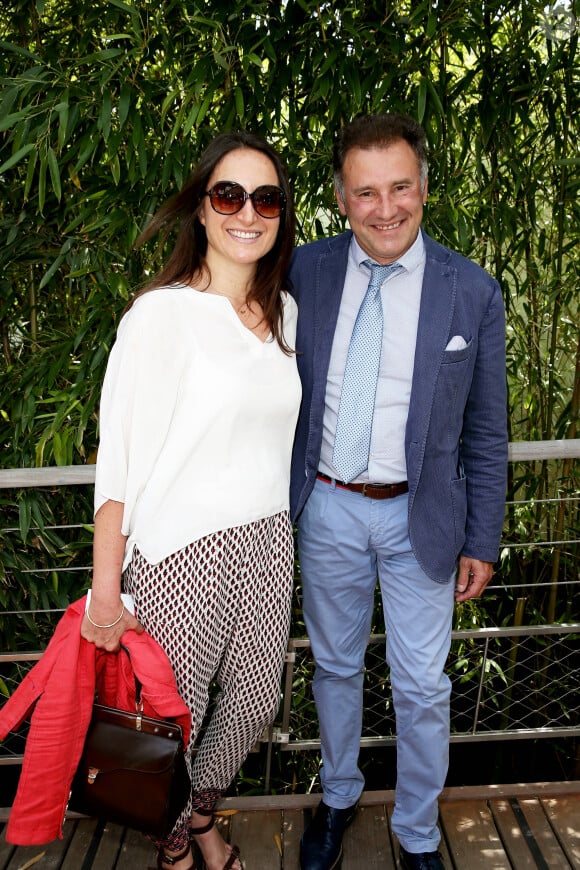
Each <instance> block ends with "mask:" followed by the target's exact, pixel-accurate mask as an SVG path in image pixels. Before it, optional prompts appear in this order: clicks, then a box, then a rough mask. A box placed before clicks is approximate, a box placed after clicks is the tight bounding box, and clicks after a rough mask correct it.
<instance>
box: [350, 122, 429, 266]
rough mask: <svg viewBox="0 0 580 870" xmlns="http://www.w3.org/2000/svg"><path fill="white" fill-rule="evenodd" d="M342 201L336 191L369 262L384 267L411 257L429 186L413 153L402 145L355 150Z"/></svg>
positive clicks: (406, 145) (398, 143)
mask: <svg viewBox="0 0 580 870" xmlns="http://www.w3.org/2000/svg"><path fill="white" fill-rule="evenodd" d="M342 182H343V191H344V198H343V196H342V195H341V193H340V192H339V191H338V190H337V191H336V199H337V202H338V207H339V209H340V212H341V214H344V215H346V217H347V218H348V222H349V224H350V226H351V229H352V231H353V233H354V234H355V236H356V240H357V242H358V243H359V245H360V246H361V248H362V249H363V251H365V253H367V254H368V255H369V256H370V257H372V258H373V259H374V260H376V261H377V263H381V264H382V265H386V264H387V263H392V262H394V261H395V260H397V259H398V258H399V257H401V256H402V255H403V254H404V253H405V251H408V250H409V248H410V247H411V245H412V244H413V242H414V241H415V239H416V238H417V233H418V232H419V227H420V226H421V221H422V219H423V205H424V203H425V201H426V198H427V181H425V186H424V189H423V190H421V176H420V172H419V164H418V161H417V157H416V155H415V152H414V151H413V149H412V148H411V146H410V145H408V144H407V142H405V141H404V140H403V139H401V140H399V141H397V142H394V143H393V144H392V145H389V146H387V147H385V148H383V147H380V146H379V147H373V148H351V150H350V151H348V152H347V155H346V158H345V161H344V165H343V167H342Z"/></svg>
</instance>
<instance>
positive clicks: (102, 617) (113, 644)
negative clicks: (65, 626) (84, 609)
mask: <svg viewBox="0 0 580 870" xmlns="http://www.w3.org/2000/svg"><path fill="white" fill-rule="evenodd" d="M115 608H116V612H115V609H114V608H112V607H110V606H107V607H104V606H100V607H97V606H96V605H95V604H94V603H93V602H91V609H90V614H91V618H90V619H89V618H88V616H87V614H86V613H85V615H84V618H83V621H82V624H81V637H83V638H84V639H85V640H88V641H89V643H94V645H95V646H96V647H97V649H104V650H106V651H107V652H118V651H119V649H120V647H121V638H122V637H123V635H124V634H125V632H126V631H134V632H136V633H137V634H142V633H143V631H144V630H145V629H144V628H143V626H142V625H141V623H140V622H139V620H138V619H137V618H136V617H135V616H133V614H131V613H129V611H128V610H127V609H126V607H125V606H124V605H123V603H122V601H121V600H120V599H118V601H117V603H116V605H115ZM119 615H120V616H121V618H120V619H119ZM95 623H96V624H95Z"/></svg>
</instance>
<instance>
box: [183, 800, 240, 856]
mask: <svg viewBox="0 0 580 870" xmlns="http://www.w3.org/2000/svg"><path fill="white" fill-rule="evenodd" d="M196 813H197V814H198V815H200V816H209V821H208V823H207V825H202V826H201V827H199V828H190V829H189V835H190V839H193V838H194V837H197V836H198V835H199V834H207V832H208V831H211V829H212V828H213V826H214V825H215V816H214V814H213V810H203V809H197V810H196ZM239 857H240V848H239V846H232V851H231V852H230V856H229V858H228V860H227V861H226V863H225V864H224V866H223V868H222V870H232V867H233V866H234V864H235V863H236V861H237V860H238V859H239ZM240 863H241V862H240Z"/></svg>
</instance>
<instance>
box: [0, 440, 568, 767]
mask: <svg viewBox="0 0 580 870" xmlns="http://www.w3.org/2000/svg"><path fill="white" fill-rule="evenodd" d="M509 458H510V461H511V462H514V463H515V462H529V461H540V460H541V461H544V460H557V459H564V460H566V461H572V460H574V459H577V458H580V439H575V440H567V441H550V442H532V443H527V442H515V443H511V444H510V449H509ZM94 472H95V469H94V466H90V465H88V466H78V467H76V466H71V467H61V468H33V469H8V470H0V489H8V488H11V489H17V490H20V489H27V488H34V487H50V488H59V487H63V486H71V485H72V486H84V485H90V484H92V483H93V482H94ZM556 490H557V492H556V495H555V497H553V498H552V497H546V498H545V499H542V501H543V502H544V504H543V505H541V504H539V503H538V502H533V506H534V507H540V508H542V509H545V510H550V508H552V507H556V509H557V510H560V509H561V508H562V507H564V508H566V509H568V510H571V511H572V512H573V513H574V515H575V516H577V514H578V503H579V502H580V492H578V489H577V488H576V489H574V488H573V487H572V488H570V487H568V491H567V492H566V493H565V494H563V493H562V487H561V486H560V485H557V486H556ZM529 502H530V500H528V503H529ZM522 504H524V502H516V501H514V502H510V503H509V504H508V512H509V510H512V511H517V510H520V509H521V505H522ZM89 524H90V523H80V524H77V525H67V526H62V527H61V526H59V527H58V528H59V529H63V528H66V529H68V530H74V529H77V528H84V529H85V530H86V529H87V526H88V525H89ZM561 528H562V527H561V526H559V525H558V524H557V523H546V522H544V521H542V522H541V523H540V524H538V527H537V531H538V532H539V533H540V536H539V538H538V539H533V540H528V539H527V530H526V526H525V525H522V529H524V530H526V540H523V541H514V540H506V541H505V542H504V543H503V544H502V547H503V549H504V551H507V550H509V549H510V548H514V547H525V548H528V549H530V550H531V549H534V548H538V547H548V548H550V551H551V552H552V553H556V552H558V553H559V552H560V551H561V550H562V548H566V549H570V548H573V547H577V545H578V543H580V539H578V533H579V530H578V528H576V529H575V535H574V534H570V526H568V527H567V534H566V536H565V537H564V538H562V539H559V538H558V535H559V534H560V532H561ZM1 531H2V533H4V534H10V533H17V532H18V529H16V528H4V529H2V530H1ZM572 531H574V527H573V525H572ZM554 533H555V534H556V537H554ZM73 534H74V532H73ZM1 559H2V556H1V554H0V560H1ZM574 564H577V563H574ZM90 567H91V566H90V565H75V566H72V567H71V566H70V565H69V566H67V567H66V568H59V567H58V566H56V567H55V566H50V567H46V566H42V567H40V568H39V569H38V570H36V569H32V570H31V569H23V572H22V573H23V574H25V573H27V572H29V573H34V574H37V573H38V574H46V573H51V572H54V571H58V570H68V571H71V570H73V571H81V572H86V573H87V575H88V573H89V572H90ZM555 584H560V585H561V586H562V587H564V588H565V590H570V589H573V588H574V587H577V586H578V585H580V579H579V577H578V576H577V573H576V575H575V576H573V577H570V576H567V577H566V578H565V579H564V580H563V581H561V580H558V579H554V577H550V578H548V579H546V580H544V581H540V583H539V584H538V583H536V584H535V587H536V586H538V585H545V586H548V587H551V588H554V585H555ZM489 590H496V592H498V593H499V592H505V591H506V586H505V585H504V584H502V583H500V584H499V585H495V586H490V587H488V591H489ZM511 591H512V593H513V595H514V597H517V595H518V594H519V592H518V590H515V591H514V589H512V590H511ZM79 594H81V593H80V592H79ZM522 594H523V593H522ZM61 612H62V611H59V610H56V609H46V610H41V609H39V608H36V609H34V610H31V611H12V612H8V613H5V615H6V616H11V617H14V618H26V617H28V616H32V615H34V616H35V617H38V616H39V615H42V614H45V615H46V617H47V619H53V618H54V617H55V615H56V616H58V615H59V614H60V613H61ZM574 615H577V614H576V613H574ZM384 645H385V635H384V634H374V635H373V636H372V637H371V639H370V643H369V646H368V650H367V660H366V675H365V687H364V692H365V698H364V711H365V712H364V722H363V735H362V741H361V746H367V747H368V746H385V745H390V744H392V743H394V742H395V719H394V711H393V706H392V699H391V691H390V680H389V670H388V667H387V665H386V664H385V656H384ZM41 654H42V653H41V652H39V651H25V652H9V651H6V652H3V653H2V654H0V700H1V698H2V695H3V694H4V695H6V694H7V693H10V692H11V691H12V690H13V688H14V687H15V686H16V685H17V683H18V682H19V681H20V679H22V676H23V675H24V673H25V672H26V670H27V669H28V668H29V667H31V664H32V663H33V662H34V661H36V660H37V659H38V658H40V656H41ZM579 668H580V623H577V622H576V621H573V622H570V623H569V624H565V625H562V624H554V625H551V624H550V625H533V626H532V625H527V626H526V625H516V626H515V627H510V628H474V629H470V630H460V631H454V632H453V635H452V647H451V654H450V657H449V662H448V673H449V676H450V678H451V681H452V696H451V731H452V734H451V740H452V742H467V741H489V740H499V739H502V740H505V739H525V738H530V737H534V738H537V737H554V736H573V735H578V734H580V681H579V680H578V677H577V674H578V672H579ZM313 672H314V667H313V661H312V656H311V653H310V643H309V641H308V638H306V637H293V638H291V640H290V643H289V648H288V653H287V662H286V671H285V675H284V680H283V686H282V701H281V708H280V716H279V719H278V721H277V723H276V725H275V726H274V727H273V728H271V729H269V731H268V732H267V733H266V734H264V735H263V740H264V741H265V742H267V743H268V744H269V746H268V753H269V758H270V756H271V752H272V747H273V746H274V745H278V746H279V747H280V748H281V749H282V750H292V751H298V750H317V749H318V747H319V746H320V738H319V733H318V720H317V716H316V710H315V706H314V702H313V698H312V686H311V684H312V679H313ZM25 733H26V729H24V730H23V731H21V732H19V733H18V734H15V735H12V736H11V737H10V738H9V739H8V740H7V741H5V742H4V744H2V745H1V746H0V765H3V764H18V763H21V761H22V752H23V747H24V739H25ZM268 770H269V761H268ZM268 776H269V774H268Z"/></svg>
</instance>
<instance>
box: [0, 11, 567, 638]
mask: <svg viewBox="0 0 580 870" xmlns="http://www.w3.org/2000/svg"><path fill="white" fill-rule="evenodd" d="M560 7H561V8H560ZM560 7H558V8H557V9H556V10H554V9H553V8H552V9H547V8H546V7H545V4H544V3H543V2H539V0H525V2H524V0H521V2H517V3H511V4H506V3H505V2H500V0H485V2H483V3H481V4H465V3H463V2H459V0H442V2H439V3H433V2H432V0H413V2H411V0H404V2H399V3H392V2H390V0H381V2H379V0H366V2H358V0H350V2H349V0H344V2H342V3H328V2H323V3H320V2H313V0H230V2H229V3H227V4H222V3H216V2H209V0H166V2H165V3H159V2H153V0H125V2H123V0H92V2H91V3H87V2H81V0H58V2H57V0H35V2H33V0H5V2H4V4H3V5H2V8H1V9H0V42H1V44H2V51H1V53H0V179H1V181H2V190H3V194H4V195H3V196H2V199H1V201H0V232H1V234H2V245H0V332H1V336H2V355H3V365H2V367H1V368H0V444H1V448H2V457H3V458H2V464H3V466H4V467H21V466H34V465H45V464H46V465H53V464H62V465H66V464H76V463H84V462H90V461H94V455H95V450H96V445H97V437H98V433H97V403H98V396H99V390H100V384H101V381H102V377H103V374H104V366H105V364H106V359H107V355H108V352H109V349H110V347H111V344H112V341H113V339H114V333H115V327H116V324H117V322H118V319H119V316H120V313H121V311H122V310H123V308H124V306H125V304H126V301H127V299H128V298H129V296H130V295H131V293H132V292H133V290H134V289H135V288H136V287H137V286H138V285H139V284H140V283H141V282H142V281H143V280H144V278H145V277H146V276H147V275H148V274H150V272H151V271H152V270H154V269H155V268H156V266H157V264H158V263H159V257H160V254H161V252H160V251H159V250H158V249H156V248H155V247H154V246H150V247H148V248H146V249H143V250H141V251H139V252H135V251H134V249H133V244H134V241H135V238H136V237H137V235H138V233H139V230H140V229H141V228H142V227H143V225H144V223H145V222H146V220H147V216H148V215H150V214H151V213H152V212H153V211H154V209H155V208H156V206H157V205H158V204H159V203H160V202H161V201H162V200H163V199H165V198H166V197H167V196H168V195H170V194H171V193H173V192H175V191H176V190H177V189H178V188H179V187H180V186H181V185H182V183H183V182H184V180H185V179H186V177H187V176H188V174H189V171H190V167H191V166H192V164H193V163H194V162H195V160H196V158H197V156H198V155H199V153H200V151H201V150H202V149H203V148H204V147H205V145H206V144H207V142H208V141H209V139H210V138H211V137H212V136H213V135H214V134H215V132H217V131H221V130H226V129H233V128H239V127H246V128H251V129H253V130H257V131H259V132H262V133H264V134H265V135H266V136H267V137H268V138H269V139H270V140H271V141H272V142H273V143H274V144H276V145H277V146H278V147H279V149H280V150H281V152H282V153H283V155H284V157H285V159H286V161H287V164H288V166H289V170H290V173H291V177H292V179H293V183H294V190H295V196H296V200H297V207H298V215H299V236H300V238H301V239H302V240H307V239H311V238H314V237H317V236H320V235H322V234H324V233H327V232H336V231H339V230H340V229H342V227H343V226H344V223H343V219H342V218H341V217H340V215H339V214H338V213H337V210H336V209H335V208H334V203H333V191H332V185H331V172H330V155H331V150H332V142H333V137H334V133H335V131H336V129H337V128H338V127H339V125H340V124H341V123H343V122H344V121H347V120H349V119H350V118H352V117H353V116H354V115H356V114H357V113H359V112H369V111H370V112H372V111H398V110H402V111H407V112H409V113H410V114H413V115H414V116H416V117H417V118H418V119H419V120H420V121H421V122H422V123H423V125H424V126H425V128H426V131H427V135H428V139H429V144H430V151H431V173H430V198H429V205H428V208H427V216H426V223H427V229H428V230H429V231H430V232H431V233H432V234H433V235H434V236H435V237H436V238H438V239H440V240H441V241H442V242H444V243H447V244H449V245H451V246H453V247H456V248H458V249H459V250H461V251H462V252H463V253H465V254H466V255H467V256H469V257H472V258H474V259H475V260H477V261H479V262H480V263H481V264H482V265H484V266H485V267H486V268H487V269H488V270H489V271H490V272H491V273H492V274H494V275H495V276H496V277H497V278H498V280H499V281H500V282H501V284H502V287H503V289H504V295H505V300H506V307H507V311H508V367H509V387H510V409H509V410H510V425H511V438H512V440H535V439H551V438H567V437H575V436H576V434H577V426H578V413H579V412H578V407H579V387H578V383H579V381H580V331H579V323H580V317H579V312H578V290H577V288H578V281H579V269H580V267H579V259H578V256H577V253H576V252H577V250H578V243H579V228H580V206H579V204H578V203H579V197H578V186H579V178H580V174H579V173H578V163H579V158H578V151H577V143H578V141H579V138H580V137H579V129H578V128H579V120H578V118H579V117H580V111H579V110H580V106H579V105H578V104H579V101H580V96H579V88H578V81H579V78H580V76H579V72H580V69H579V67H580V64H579V58H578V36H579V30H580V28H579V27H578V21H580V9H579V8H578V7H579V3H578V0H573V2H571V3H570V4H567V5H566V7H563V6H562V4H560ZM562 8H565V14H563V13H562ZM558 10H559V12H558ZM557 13H558V14H557ZM562 22H563V23H562ZM575 475H576V476H575ZM555 489H557V491H558V492H562V493H569V494H573V493H574V492H577V491H578V477H577V471H574V469H573V468H572V467H571V466H570V465H565V464H563V465H560V466H559V467H557V468H555V470H548V468H547V467H546V466H545V464H542V463H537V467H532V468H531V469H530V467H529V466H526V467H521V468H519V467H514V469H513V475H512V480H511V481H510V497H512V498H513V499H514V501H516V502H520V501H521V502H524V501H526V500H527V499H529V498H530V496H533V497H534V498H535V499H536V500H539V499H542V498H545V497H548V496H552V495H554V491H555ZM76 499H78V496H74V498H73V497H72V496H71V497H70V504H69V505H68V508H70V510H67V511H66V513H68V515H69V518H74V517H75V512H76V511H77V510H78V507H79V506H78V503H77V501H76ZM29 500H30V503H31V504H35V505H36V508H35V511H34V517H33V516H32V513H31V517H30V524H29V522H28V515H27V513H26V511H27V510H28V508H27V507H21V508H20V512H23V513H21V515H20V516H19V518H18V520H15V522H16V525H17V526H19V527H20V528H21V529H23V530H25V529H26V527H27V525H33V524H36V525H38V524H39V519H41V520H43V521H44V522H45V525H49V524H50V523H49V521H48V519H47V518H48V515H49V514H50V510H51V508H50V507H49V505H48V500H47V499H45V497H44V495H43V494H39V495H34V496H32V495H30V496H29ZM27 503H28V502H26V504H27ZM21 504H22V501H21ZM85 508H87V506H86V505H83V513H82V521H84V522H88V521H89V520H90V510H88V508H87V509H86V510H85ZM14 510H16V511H19V503H18V499H15V500H14V501H13V502H11V503H10V504H7V505H4V506H3V513H4V515H5V517H6V518H7V519H6V523H7V524H10V523H11V522H12V512H13V511H14ZM31 511H32V508H31ZM33 520H34V522H33ZM542 523H543V526H542V535H543V533H544V532H545V534H546V536H547V537H546V540H549V539H556V540H565V539H566V538H567V537H571V536H575V535H574V529H577V528H578V525H579V515H578V508H577V507H576V508H574V507H569V508H568V509H567V511H564V512H563V513H561V514H550V515H548V517H547V518H546V519H543V520H542ZM538 526H539V513H538V512H537V509H536V508H535V507H534V506H533V505H532V506H531V507H530V506H529V505H523V504H522V505H519V504H514V505H512V506H510V509H509V515H508V525H507V529H506V541H507V542H508V543H510V542H512V541H519V540H521V536H522V533H523V534H524V539H525V535H531V536H532V537H534V538H536V539H537V537H538V535H537V529H538ZM570 532H572V535H570V534H569V533H570ZM24 537H26V535H24ZM52 545H53V546H54V550H55V552H57V553H59V556H62V554H64V553H66V547H65V548H64V549H62V550H60V549H59V545H58V542H53V544H51V546H52ZM71 546H72V545H71ZM550 555H551V554H548V556H550ZM36 556H37V554H36V553H34V559H36ZM62 557H63V558H64V556H62ZM27 559H30V556H26V555H25V554H24V553H23V552H22V553H21V552H20V550H19V548H18V547H17V546H16V545H15V544H14V542H13V539H12V538H10V539H9V540H7V543H6V546H5V554H3V556H2V560H0V561H1V562H2V563H3V564H2V569H1V570H2V572H3V575H2V578H0V583H2V584H5V585H4V586H2V585H0V590H5V588H10V584H11V583H12V582H13V579H12V578H13V577H14V576H15V575H17V574H18V571H19V570H20V569H19V568H18V565H23V564H24V563H25V562H26V560H27ZM551 561H553V560H550V561H549V560H548V559H547V558H546V555H545V552H544V553H541V552H540V551H539V550H537V549H536V550H532V549H529V550H528V551H515V550H510V549H506V551H505V555H504V560H503V566H502V567H503V571H504V573H509V575H510V577H511V578H512V580H513V581H515V582H518V583H521V584H522V587H523V590H524V591H523V594H525V595H526V596H528V597H529V596H531V587H532V586H533V585H534V583H536V582H537V580H538V578H540V579H542V580H544V581H545V582H546V584H547V591H545V592H544V591H540V592H539V593H537V594H536V595H535V596H532V597H531V598H530V605H529V612H528V618H529V619H536V618H547V616H549V618H562V617H565V618H569V616H570V615H571V612H572V611H573V610H574V609H575V612H576V614H577V612H578V601H577V598H576V599H574V597H573V594H571V595H568V596H567V602H568V603H567V604H565V603H564V602H562V607H561V609H560V611H559V612H556V609H555V606H554V601H553V592H552V589H551V588H550V585H549V584H550V582H551V581H552V580H554V578H553V576H552V574H551V573H550V571H551V569H550V562H551ZM558 572H559V574H558V576H559V577H560V578H564V579H565V578H566V577H574V576H577V573H578V554H577V551H576V550H574V549H573V548H572V547H570V548H567V549H564V550H562V552H560V553H559V563H558ZM19 576H20V575H19ZM558 576H557V577H556V578H555V579H558ZM6 584H7V587H6ZM74 588H75V586H74V577H73V576H71V579H70V581H68V582H67V583H65V584H64V586H63V584H62V583H60V587H59V590H60V591H59V594H61V593H62V595H61V597H62V599H63V600H64V599H66V597H67V596H70V597H74V596H72V591H73V590H74ZM543 589H544V587H542V590H543ZM27 594H28V593H27ZM56 595H57V593H56V592H55V593H54V594H53V593H52V592H51V593H50V596H52V599H51V600H52V601H53V603H54V601H55V600H56V599H55V597H54V596H56ZM576 595H577V593H576ZM57 597H58V596H57ZM532 599H533V600H532ZM487 601H488V602H489V605H488V604H485V605H483V607H482V608H479V609H476V611H475V612H474V613H472V611H469V612H467V609H466V608H463V611H464V612H463V615H462V614H461V613H460V614H459V617H458V618H459V621H460V622H461V620H462V619H466V620H467V621H468V622H471V621H472V619H475V620H476V621H477V620H480V621H487V619H488V615H487V614H486V611H485V608H486V607H487V606H489V607H490V609H492V610H494V614H493V616H490V617H489V618H491V619H495V620H496V621H499V622H501V621H505V620H508V621H509V620H510V619H512V618H513V614H512V612H511V611H512V609H513V607H512V604H511V602H506V601H505V598H504V599H502V600H501V601H498V602H496V603H493V605H492V601H493V600H492V599H487ZM570 602H571V604H570Z"/></svg>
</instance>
